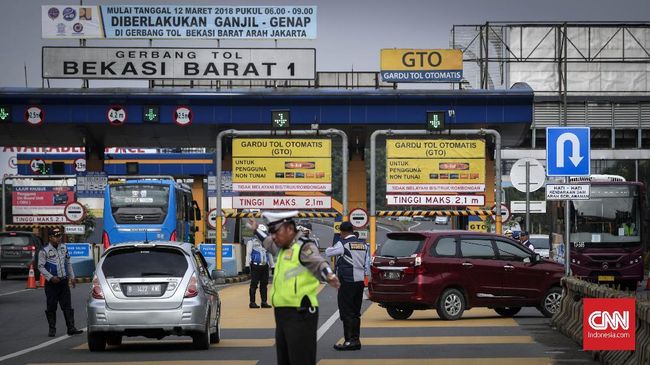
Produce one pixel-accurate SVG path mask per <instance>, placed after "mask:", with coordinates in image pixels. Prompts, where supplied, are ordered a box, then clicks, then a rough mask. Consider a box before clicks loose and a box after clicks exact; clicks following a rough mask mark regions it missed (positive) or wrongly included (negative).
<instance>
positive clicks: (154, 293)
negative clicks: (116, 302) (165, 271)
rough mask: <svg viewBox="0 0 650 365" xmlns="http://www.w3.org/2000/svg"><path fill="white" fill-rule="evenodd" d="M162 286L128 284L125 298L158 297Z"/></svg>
mask: <svg viewBox="0 0 650 365" xmlns="http://www.w3.org/2000/svg"><path fill="white" fill-rule="evenodd" d="M162 292H163V291H162V284H128V285H127V286H126V296H127V297H159V296H161V295H162Z"/></svg>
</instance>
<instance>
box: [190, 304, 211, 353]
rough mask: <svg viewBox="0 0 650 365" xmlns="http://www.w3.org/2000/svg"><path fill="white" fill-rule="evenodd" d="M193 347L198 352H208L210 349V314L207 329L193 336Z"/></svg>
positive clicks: (206, 323)
mask: <svg viewBox="0 0 650 365" xmlns="http://www.w3.org/2000/svg"><path fill="white" fill-rule="evenodd" d="M192 345H193V346H194V349H196V350H207V349H209V348H210V312H208V318H207V319H206V321H205V329H204V331H201V332H196V333H194V334H193V335H192Z"/></svg>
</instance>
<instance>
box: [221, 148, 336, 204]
mask: <svg viewBox="0 0 650 365" xmlns="http://www.w3.org/2000/svg"><path fill="white" fill-rule="evenodd" d="M232 145H233V147H232V186H233V190H234V191H277V192H283V191H330V190H332V142H331V140H329V139H269V138H236V139H233V141H232Z"/></svg>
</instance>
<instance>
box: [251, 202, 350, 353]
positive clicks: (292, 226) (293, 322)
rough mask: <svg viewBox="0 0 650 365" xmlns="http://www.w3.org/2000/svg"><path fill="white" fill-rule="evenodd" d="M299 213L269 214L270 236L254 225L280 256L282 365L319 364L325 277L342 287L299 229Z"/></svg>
mask: <svg viewBox="0 0 650 365" xmlns="http://www.w3.org/2000/svg"><path fill="white" fill-rule="evenodd" d="M297 215H298V212H297V211H291V212H277V213H271V212H264V213H262V218H263V219H264V221H265V223H266V225H267V227H268V231H269V233H270V235H268V236H267V235H266V234H265V233H264V232H263V231H261V230H260V229H258V227H259V225H258V224H257V222H256V221H255V219H252V218H251V220H250V225H251V228H253V230H255V234H256V235H257V236H258V238H259V239H260V241H261V242H262V244H263V245H264V248H266V249H267V251H269V252H270V253H271V254H273V255H274V256H275V257H276V262H275V273H274V277H273V285H272V287H271V304H272V305H273V307H274V314H275V348H276V353H277V363H278V364H280V365H284V364H293V365H309V364H316V332H317V330H318V299H317V297H316V295H317V293H318V287H319V285H320V282H319V279H323V280H326V281H327V282H328V283H329V284H330V285H331V286H333V287H334V288H337V289H338V287H339V286H340V282H339V279H338V277H337V276H336V275H335V274H334V272H333V271H332V269H331V268H330V266H329V264H328V263H327V261H326V260H325V259H324V258H323V257H322V256H321V255H320V253H319V251H318V247H317V246H316V244H315V243H314V241H313V240H311V239H310V238H309V237H306V236H304V235H303V234H302V233H301V232H300V231H298V229H297V228H296V223H295V222H294V220H293V218H294V217H296V216H297Z"/></svg>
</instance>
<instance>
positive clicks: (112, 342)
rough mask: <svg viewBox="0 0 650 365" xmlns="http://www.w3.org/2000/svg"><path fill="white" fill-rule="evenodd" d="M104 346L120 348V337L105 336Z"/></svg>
mask: <svg viewBox="0 0 650 365" xmlns="http://www.w3.org/2000/svg"><path fill="white" fill-rule="evenodd" d="M106 344H107V345H108V346H120V345H121V344H122V335H108V336H106Z"/></svg>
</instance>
